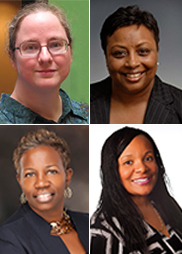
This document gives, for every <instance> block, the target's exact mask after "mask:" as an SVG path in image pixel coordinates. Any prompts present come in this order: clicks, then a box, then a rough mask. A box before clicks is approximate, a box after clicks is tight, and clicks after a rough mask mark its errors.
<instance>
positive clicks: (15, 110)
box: [0, 89, 89, 124]
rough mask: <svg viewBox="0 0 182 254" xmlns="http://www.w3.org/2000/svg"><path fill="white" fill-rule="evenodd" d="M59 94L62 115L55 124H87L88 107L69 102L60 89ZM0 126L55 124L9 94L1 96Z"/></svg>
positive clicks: (72, 101)
mask: <svg viewBox="0 0 182 254" xmlns="http://www.w3.org/2000/svg"><path fill="white" fill-rule="evenodd" d="M59 94H60V96H61V98H62V103H63V113H62V115H61V116H60V118H59V120H58V122H57V124H88V123H89V109H88V105H87V104H83V103H79V102H77V101H74V100H71V99H70V98H69V96H68V95H67V94H66V92H64V91H63V90H62V89H60V91H59ZM0 124H56V122H54V121H53V120H48V119H46V118H44V117H42V116H41V115H39V114H37V113H35V112H34V111H32V110H31V109H29V108H27V107H25V106H24V105H22V104H21V103H20V102H18V101H16V100H14V99H12V98H11V97H10V95H9V94H2V95H1V102H0Z"/></svg>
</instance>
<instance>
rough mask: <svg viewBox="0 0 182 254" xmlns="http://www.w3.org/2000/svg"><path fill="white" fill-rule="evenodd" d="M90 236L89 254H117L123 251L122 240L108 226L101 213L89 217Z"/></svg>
mask: <svg viewBox="0 0 182 254" xmlns="http://www.w3.org/2000/svg"><path fill="white" fill-rule="evenodd" d="M90 235H91V239H90V242H91V247H90V253H91V254H104V253H113V254H119V253H123V252H121V251H122V250H124V249H125V247H124V241H123V238H122V237H121V236H118V234H117V233H116V232H115V231H114V229H113V228H112V227H111V225H109V224H108V222H107V221H106V219H105V217H104V214H103V213H102V212H101V213H100V212H96V213H94V215H93V216H92V217H91V221H90Z"/></svg>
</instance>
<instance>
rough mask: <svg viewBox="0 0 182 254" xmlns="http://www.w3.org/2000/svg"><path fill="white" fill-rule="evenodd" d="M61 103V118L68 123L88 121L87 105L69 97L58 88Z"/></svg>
mask: <svg viewBox="0 0 182 254" xmlns="http://www.w3.org/2000/svg"><path fill="white" fill-rule="evenodd" d="M59 93H60V96H61V98H62V103H63V118H65V119H66V120H65V121H69V122H70V123H78V124H79V123H89V106H88V104H87V103H81V102H78V101H75V100H72V99H70V98H69V96H68V94H67V93H66V92H65V91H64V90H62V89H60V90H59Z"/></svg>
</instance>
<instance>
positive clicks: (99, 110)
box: [90, 76, 182, 124]
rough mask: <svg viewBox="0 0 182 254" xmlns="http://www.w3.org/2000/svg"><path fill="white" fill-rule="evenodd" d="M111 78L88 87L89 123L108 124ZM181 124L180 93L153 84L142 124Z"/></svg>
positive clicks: (160, 84)
mask: <svg viewBox="0 0 182 254" xmlns="http://www.w3.org/2000/svg"><path fill="white" fill-rule="evenodd" d="M110 98H111V78H110V77H108V78H106V79H104V80H102V81H100V82H97V83H95V84H92V85H91V86H90V123H91V124H108V123H109V114H110ZM180 123H182V91H181V90H180V89H178V88H176V87H174V86H171V85H168V84H165V83H163V82H162V81H161V80H160V79H159V77H157V76H155V83H154V86H153V89H152V92H151V95H150V99H149V103H148V106H147V110H146V113H145V118H144V124H180Z"/></svg>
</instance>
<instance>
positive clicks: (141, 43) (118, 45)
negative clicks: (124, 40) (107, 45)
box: [111, 41, 150, 49]
mask: <svg viewBox="0 0 182 254" xmlns="http://www.w3.org/2000/svg"><path fill="white" fill-rule="evenodd" d="M144 44H150V42H147V41H144V42H140V43H139V44H137V45H136V47H140V46H143V45H144ZM114 47H119V48H123V49H127V46H124V45H120V44H115V45H113V46H112V47H111V49H113V48H114Z"/></svg>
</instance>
